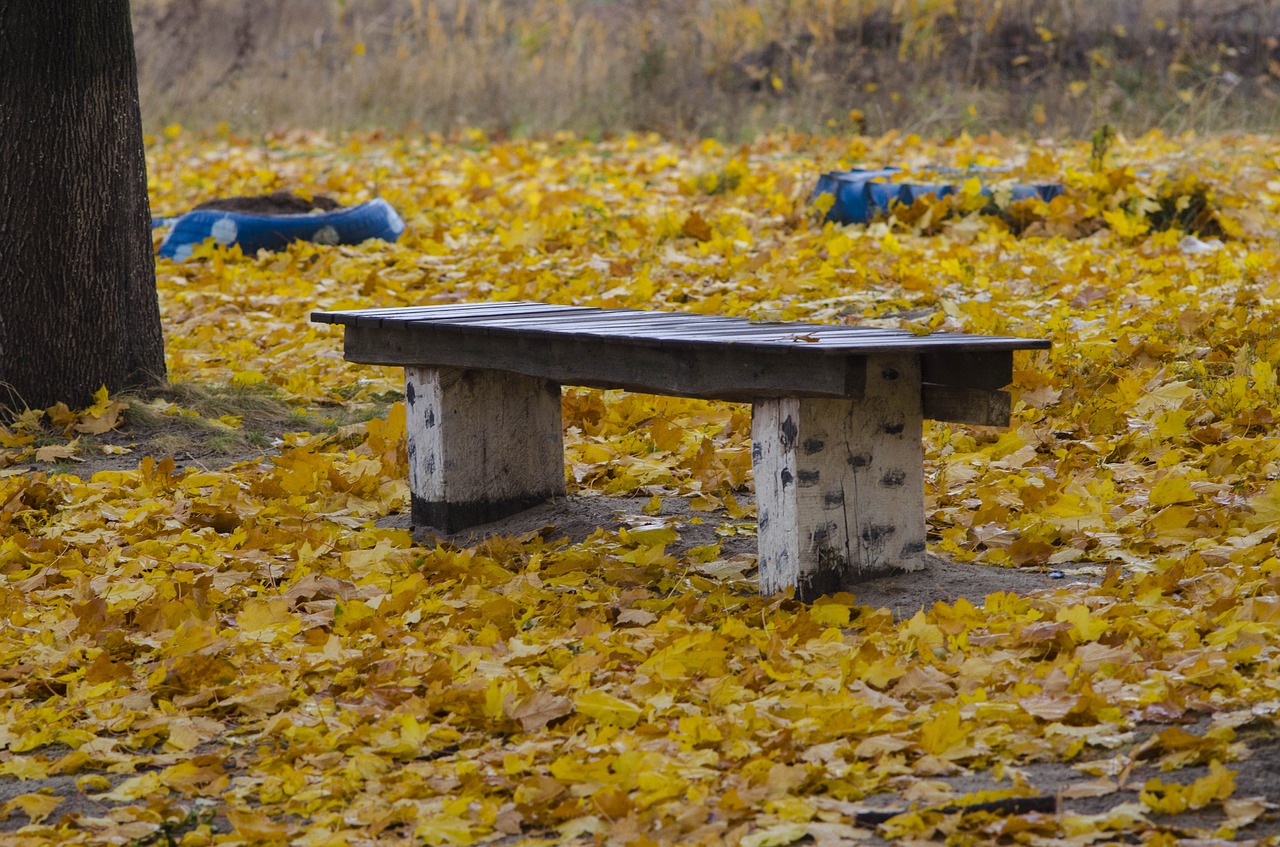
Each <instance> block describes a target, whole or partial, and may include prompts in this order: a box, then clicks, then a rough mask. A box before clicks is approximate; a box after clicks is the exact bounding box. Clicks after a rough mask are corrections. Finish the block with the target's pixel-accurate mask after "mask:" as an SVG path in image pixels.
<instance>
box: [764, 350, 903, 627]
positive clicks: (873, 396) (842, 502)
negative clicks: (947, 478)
mask: <svg viewBox="0 0 1280 847" xmlns="http://www.w3.org/2000/svg"><path fill="white" fill-rule="evenodd" d="M751 415H752V420H751V439H752V462H753V464H754V466H755V481H756V509H757V515H758V520H759V545H760V546H759V551H760V593H761V594H765V595H769V594H774V593H777V592H779V591H782V590H784V589H786V588H787V587H788V586H795V596H796V597H797V598H799V599H801V600H804V601H806V602H808V601H811V600H813V599H815V598H817V597H820V596H821V595H823V594H832V593H835V592H837V591H854V592H856V589H857V586H858V584H859V583H860V582H863V581H865V580H867V579H871V578H873V577H876V576H881V575H884V574H886V573H893V572H898V571H911V570H919V569H920V568H922V567H924V552H925V523H924V446H923V444H922V443H921V438H922V435H923V433H922V430H923V421H924V416H923V413H922V411H921V395H920V364H919V360H918V359H917V358H916V357H914V356H872V357H869V358H868V359H867V381H866V391H865V393H864V395H863V397H862V398H861V399H856V400H829V399H811V398H787V399H760V400H757V401H756V402H755V403H754V405H753V407H752V412H751Z"/></svg>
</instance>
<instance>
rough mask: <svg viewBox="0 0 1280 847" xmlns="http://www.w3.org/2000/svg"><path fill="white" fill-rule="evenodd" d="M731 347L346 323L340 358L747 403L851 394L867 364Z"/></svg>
mask: <svg viewBox="0 0 1280 847" xmlns="http://www.w3.org/2000/svg"><path fill="white" fill-rule="evenodd" d="M743 352H744V351H742V350H739V349H738V348H737V347H736V346H734V345H721V346H719V347H716V348H713V349H707V350H701V351H691V350H688V349H668V348H661V347H645V346H636V345H619V344H613V343H610V342H608V341H601V340H600V339H592V338H582V337H566V338H548V337H545V336H536V337H526V336H523V335H512V336H509V337H507V338H505V339H503V342H502V343H501V344H494V343H493V342H492V340H490V339H487V338H485V337H482V336H477V335H469V334H457V333H452V332H446V331H438V332H437V331H433V332H425V333H424V332H417V331H414V330H413V329H410V328H406V327H403V326H389V327H387V328H385V329H374V328H369V327H350V326H349V327H347V330H346V358H347V359H348V360H349V361H352V362H362V363H364V364H379V365H403V366H406V367H412V366H417V365H423V364H424V363H427V364H434V365H443V366H450V367H460V368H491V369H495V370H509V371H513V372H517V373H522V374H525V375H527V376H533V377H538V378H541V379H549V380H552V381H554V382H558V383H560V384H562V385H584V386H590V387H595V388H625V389H628V390H631V391H642V392H647V393H650V394H666V395H671V396H676V397H701V398H706V399H714V400H735V401H739V402H749V401H750V400H751V399H752V398H754V397H769V396H806V395H807V396H820V397H850V396H857V395H858V394H859V393H861V390H862V380H863V378H864V374H865V371H866V364H865V362H864V361H863V360H862V359H861V358H857V357H843V358H835V359H830V360H829V361H827V362H825V363H824V364H825V367H821V368H814V367H812V366H811V365H810V363H808V362H807V361H805V360H802V359H799V358H796V357H791V356H787V355H784V354H781V353H778V352H776V351H775V352H768V351H766V352H763V353H758V354H756V353H753V354H751V355H743Z"/></svg>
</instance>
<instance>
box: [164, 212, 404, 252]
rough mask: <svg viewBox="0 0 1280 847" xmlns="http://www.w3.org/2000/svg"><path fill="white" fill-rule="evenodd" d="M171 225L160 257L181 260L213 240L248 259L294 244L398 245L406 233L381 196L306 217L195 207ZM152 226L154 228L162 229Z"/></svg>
mask: <svg viewBox="0 0 1280 847" xmlns="http://www.w3.org/2000/svg"><path fill="white" fill-rule="evenodd" d="M157 221H163V222H165V223H167V224H169V226H170V227H171V229H170V230H169V233H168V235H166V236H165V237H164V240H163V241H162V242H160V251H159V253H160V255H161V256H163V257H164V258H166V259H174V260H176V261H179V262H181V261H183V260H185V259H187V258H188V257H190V256H191V252H192V251H193V250H194V249H195V247H196V245H198V244H201V243H203V242H204V241H205V239H208V238H212V239H213V240H214V241H216V242H217V243H218V244H224V245H231V244H238V245H239V246H240V249H241V251H243V252H244V253H245V255H253V254H254V253H257V252H258V251H259V250H280V249H282V248H284V247H285V246H287V245H289V244H290V243H292V242H294V241H312V242H315V243H317V244H359V243H360V242H362V241H367V240H368V239H370V238H380V239H382V240H383V241H395V240H396V239H397V238H399V237H400V235H401V233H403V232H404V230H405V225H404V221H403V220H401V219H400V216H399V215H398V214H396V210H395V209H393V208H391V204H390V203H388V202H387V201H386V200H383V199H382V198H378V199H376V200H370V201H369V202H367V203H361V204H360V205H358V206H349V207H346V208H342V209H334V210H333V211H331V212H311V213H309V214H305V215H250V214H243V213H241V212H225V211H218V210H214V209H196V210H194V211H191V212H187V213H186V214H185V215H179V216H178V217H176V218H167V219H166V218H160V219H157ZM160 225H163V224H160V223H158V222H153V226H160Z"/></svg>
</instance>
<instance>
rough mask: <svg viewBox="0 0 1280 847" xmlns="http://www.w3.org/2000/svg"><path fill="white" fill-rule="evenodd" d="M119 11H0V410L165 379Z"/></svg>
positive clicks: (120, 0)
mask: <svg viewBox="0 0 1280 847" xmlns="http://www.w3.org/2000/svg"><path fill="white" fill-rule="evenodd" d="M164 375H165V364H164V338H163V335H162V334H161V329H160V309H159V304H158V302H157V298H156V285H155V259H154V256H153V253H152V246H151V208H150V204H149V202H148V200H147V164H146V155H145V150H144V148H143V143H142V121H141V116H140V112H139V108H138V79H137V67H136V62H135V59H134V53H133V32H132V29H131V24H130V17H129V2H128V0H59V2H56V3H43V2H37V0H0V409H2V408H4V407H9V408H10V409H17V410H20V409H22V408H23V407H24V406H25V407H29V408H34V409H40V408H45V407H48V406H50V405H52V404H54V403H55V402H57V401H59V400H61V401H64V402H66V403H67V404H68V405H70V406H72V407H73V408H75V407H83V406H85V405H88V404H89V403H90V402H91V400H92V396H93V393H94V392H95V391H97V390H98V389H99V388H100V387H101V386H104V385H105V386H106V387H107V388H108V389H109V390H111V391H113V392H114V391H119V390H121V389H125V388H138V387H144V386H147V385H149V384H156V383H158V382H160V381H161V380H163V379H164Z"/></svg>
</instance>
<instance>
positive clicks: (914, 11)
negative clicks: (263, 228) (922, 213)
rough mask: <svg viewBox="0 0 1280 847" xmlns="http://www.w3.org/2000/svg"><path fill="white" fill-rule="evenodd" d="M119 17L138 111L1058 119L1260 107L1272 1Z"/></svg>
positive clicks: (590, 123)
mask: <svg viewBox="0 0 1280 847" xmlns="http://www.w3.org/2000/svg"><path fill="white" fill-rule="evenodd" d="M134 16H135V29H136V31H137V43H138V54H139V63H140V74H141V81H142V102H143V108H144V112H145V114H146V116H147V120H148V123H149V125H150V126H152V127H156V126H158V125H162V124H166V123H169V122H180V123H183V124H186V125H192V126H213V125H216V124H219V123H222V122H226V124H227V125H228V126H229V127H230V128H232V129H235V130H239V131H261V130H269V129H273V128H276V127H280V126H285V125H290V126H311V127H318V128H367V127H370V126H386V127H389V128H393V129H404V128H410V129H419V130H424V131H438V132H444V133H450V132H453V131H456V130H459V129H462V128H467V127H480V128H484V129H487V130H489V131H490V132H495V133H499V134H501V133H507V134H519V133H545V132H550V131H555V130H559V129H569V130H573V131H575V132H578V133H581V134H586V135H594V134H600V133H609V132H617V131H623V130H649V129H653V130H659V131H662V132H666V133H670V134H699V135H702V134H717V135H721V136H728V137H734V136H746V135H749V134H752V133H754V132H756V131H758V130H759V129H761V128H763V127H774V126H779V125H785V126H792V127H795V128H798V129H803V130H813V129H822V128H827V129H834V130H838V131H851V130H857V131H866V132H871V133H880V132H883V131H886V130H888V129H895V128H896V129H904V130H911V131H918V132H928V133H931V134H937V133H953V132H958V131H961V130H968V131H970V132H974V131H980V130H983V129H988V128H994V129H1000V130H1004V131H1017V132H1030V133H1034V134H1064V133H1065V134H1081V133H1085V132H1087V131H1089V129H1090V128H1091V127H1093V126H1097V125H1100V124H1102V123H1109V124H1112V125H1113V126H1116V127H1119V128H1121V129H1127V130H1139V129H1148V128H1152V127H1161V128H1164V129H1166V130H1167V131H1171V132H1178V131H1182V130H1197V131H1209V130H1220V129H1246V128H1266V127H1272V126H1274V125H1275V123H1276V119H1277V116H1278V115H1280V98H1278V97H1277V94H1278V93H1280V80H1278V79H1277V76H1278V75H1280V41H1277V39H1276V38H1275V37H1271V36H1270V35H1269V33H1274V32H1280V29H1278V27H1277V24H1280V9H1278V8H1276V7H1275V4H1274V3H1273V2H1271V0H1257V2H1246V0H1200V2H1196V1H1195V0H1119V2H1114V3H1097V2H1093V0H1006V1H1005V2H1001V1H1000V0H969V2H956V0H949V1H948V2H943V0H913V2H903V0H755V1H754V2H751V1H750V0H699V2H687V0H333V1H332V2H321V0H138V2H135V4H134ZM851 113H852V116H851Z"/></svg>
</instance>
